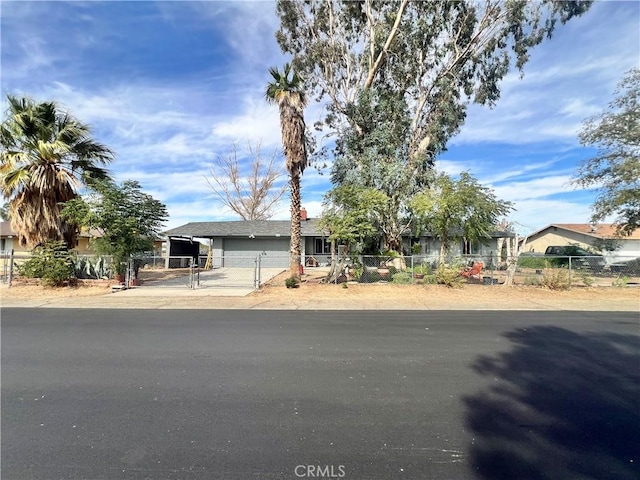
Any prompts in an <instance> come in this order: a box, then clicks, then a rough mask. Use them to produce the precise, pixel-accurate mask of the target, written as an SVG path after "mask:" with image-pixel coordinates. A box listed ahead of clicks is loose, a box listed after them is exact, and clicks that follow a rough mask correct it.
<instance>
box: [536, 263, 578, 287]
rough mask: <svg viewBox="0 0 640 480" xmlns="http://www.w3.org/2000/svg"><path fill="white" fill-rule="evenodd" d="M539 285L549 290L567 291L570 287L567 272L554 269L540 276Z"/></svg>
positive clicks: (561, 269)
mask: <svg viewBox="0 0 640 480" xmlns="http://www.w3.org/2000/svg"><path fill="white" fill-rule="evenodd" d="M541 285H542V286H543V287H546V288H548V289H550V290H568V289H569V287H570V286H571V284H570V282H569V270H565V269H563V268H554V269H550V270H547V271H545V272H544V273H543V274H542V281H541Z"/></svg>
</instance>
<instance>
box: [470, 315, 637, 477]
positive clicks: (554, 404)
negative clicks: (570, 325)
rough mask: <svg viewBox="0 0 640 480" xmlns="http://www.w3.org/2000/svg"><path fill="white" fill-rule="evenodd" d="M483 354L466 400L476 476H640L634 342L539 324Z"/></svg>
mask: <svg viewBox="0 0 640 480" xmlns="http://www.w3.org/2000/svg"><path fill="white" fill-rule="evenodd" d="M505 336H506V338H507V339H509V340H510V341H511V342H513V344H514V348H513V350H511V351H510V352H507V353H502V354H500V355H497V356H495V357H487V356H481V357H479V358H478V359H477V360H476V362H475V363H474V365H473V368H474V370H475V371H476V372H477V373H479V374H480V375H483V376H485V377H487V380H488V381H490V382H491V386H489V387H487V388H485V389H483V390H481V391H479V392H478V393H476V394H475V395H473V396H470V397H466V398H465V399H464V402H465V405H466V425H467V427H468V428H469V429H470V430H471V436H472V437H473V440H472V444H471V445H470V449H469V451H470V456H471V458H470V460H471V464H472V468H473V469H474V471H475V473H476V475H477V476H478V478H481V479H510V480H516V479H527V480H529V479H545V480H551V479H561V480H567V479H603V480H604V479H607V480H609V479H618V480H626V479H629V480H631V479H637V478H640V337H638V336H634V335H620V334H611V333H575V332H572V331H569V330H566V329H563V328H557V327H550V326H541V327H532V328H527V329H518V330H516V331H512V332H509V333H507V334H505Z"/></svg>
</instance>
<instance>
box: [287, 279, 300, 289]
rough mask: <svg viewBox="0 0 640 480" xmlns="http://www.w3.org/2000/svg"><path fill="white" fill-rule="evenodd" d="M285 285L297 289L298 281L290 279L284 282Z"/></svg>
mask: <svg viewBox="0 0 640 480" xmlns="http://www.w3.org/2000/svg"><path fill="white" fill-rule="evenodd" d="M284 284H285V285H286V286H287V288H297V287H298V279H297V278H296V277H289V278H287V279H286V280H285V281H284Z"/></svg>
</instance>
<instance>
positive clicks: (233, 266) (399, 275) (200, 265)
mask: <svg viewBox="0 0 640 480" xmlns="http://www.w3.org/2000/svg"><path fill="white" fill-rule="evenodd" d="M29 258H31V256H30V255H29V254H25V253H24V252H22V253H16V254H14V253H13V252H0V281H1V282H3V283H9V284H11V282H13V281H16V280H17V281H21V280H23V279H22V278H21V276H20V270H21V268H20V265H21V264H23V263H24V262H25V261H26V260H28V259H29ZM72 258H73V262H74V268H75V277H76V278H78V279H112V278H113V277H114V268H113V263H112V258H111V257H108V256H98V255H73V256H72ZM289 263H290V257H289V256H288V255H265V254H262V255H258V256H252V255H226V256H222V257H220V256H218V257H209V256H207V255H201V256H199V257H198V258H197V259H196V258H193V257H168V258H167V257H161V256H157V255H153V254H149V255H138V256H136V257H134V258H132V259H131V261H130V262H129V263H128V269H127V270H128V273H127V276H126V282H127V284H129V283H130V282H132V283H133V284H134V285H135V284H139V283H142V284H145V285H152V286H168V287H170V286H174V287H187V288H220V287H243V288H258V287H259V286H260V285H263V284H265V283H269V284H272V285H284V284H285V281H286V279H287V278H288V277H289V276H290V275H289ZM167 266H168V267H169V268H167ZM300 273H301V276H302V280H303V281H306V282H309V283H344V282H357V283H361V284H375V283H393V284H399V285H402V284H441V283H445V284H449V282H453V283H455V284H464V283H471V284H483V285H500V284H503V283H505V281H506V280H507V277H508V276H509V275H511V276H512V277H513V284H515V285H539V286H546V287H549V288H571V287H573V286H588V287H591V286H594V287H598V286H627V285H638V284H640V257H622V256H616V257H603V256H600V255H593V256H552V255H542V254H522V255H520V256H519V257H512V258H502V259H500V258H497V257H495V256H493V255H488V256H478V255H468V256H456V257H446V258H445V259H444V262H441V261H440V258H439V256H438V255H413V256H395V255H386V256H385V255H342V256H338V257H336V258H335V262H332V258H331V255H305V256H304V257H302V258H301V272H300Z"/></svg>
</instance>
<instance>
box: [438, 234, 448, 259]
mask: <svg viewBox="0 0 640 480" xmlns="http://www.w3.org/2000/svg"><path fill="white" fill-rule="evenodd" d="M447 243H449V237H447V236H446V235H443V236H442V239H441V240H440V259H439V261H438V264H439V265H444V262H445V259H446V256H447Z"/></svg>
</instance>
